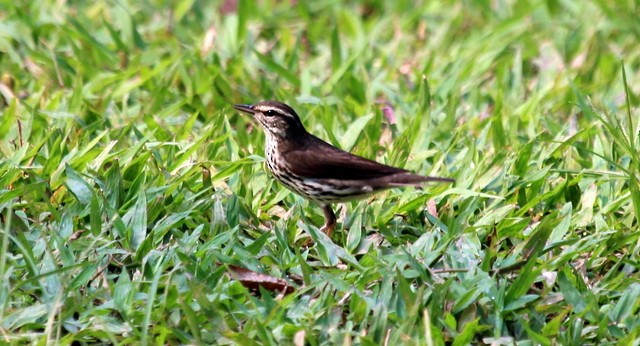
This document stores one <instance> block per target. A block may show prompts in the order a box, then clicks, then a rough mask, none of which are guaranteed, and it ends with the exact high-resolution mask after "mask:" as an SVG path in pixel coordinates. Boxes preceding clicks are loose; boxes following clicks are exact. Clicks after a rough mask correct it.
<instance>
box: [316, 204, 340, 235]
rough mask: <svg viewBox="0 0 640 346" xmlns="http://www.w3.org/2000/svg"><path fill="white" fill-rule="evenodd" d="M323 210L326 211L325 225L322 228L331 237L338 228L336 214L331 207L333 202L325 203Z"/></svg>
mask: <svg viewBox="0 0 640 346" xmlns="http://www.w3.org/2000/svg"><path fill="white" fill-rule="evenodd" d="M322 211H323V212H324V226H322V228H320V230H321V231H322V232H324V233H325V234H326V235H327V237H331V233H333V230H334V229H335V228H336V214H334V213H333V209H331V204H323V205H322Z"/></svg>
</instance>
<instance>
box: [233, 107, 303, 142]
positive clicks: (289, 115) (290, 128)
mask: <svg viewBox="0 0 640 346" xmlns="http://www.w3.org/2000/svg"><path fill="white" fill-rule="evenodd" d="M233 108H235V109H237V110H239V111H241V112H245V113H249V114H252V115H253V117H254V118H256V120H258V122H259V123H260V125H262V128H263V129H264V131H265V133H266V134H267V135H270V136H275V137H276V138H282V139H286V138H293V137H295V136H297V135H299V134H300V133H304V132H305V129H304V126H303V125H302V122H301V121H300V118H299V117H298V114H296V112H295V111H294V110H293V108H291V107H289V106H287V105H286V104H284V103H282V102H278V101H262V102H258V103H256V104H253V105H234V106H233Z"/></svg>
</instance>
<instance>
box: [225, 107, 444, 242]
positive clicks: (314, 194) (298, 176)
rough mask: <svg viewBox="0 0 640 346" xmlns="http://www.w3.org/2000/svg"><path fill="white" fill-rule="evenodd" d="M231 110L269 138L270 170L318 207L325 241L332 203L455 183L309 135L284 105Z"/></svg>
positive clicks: (330, 229) (332, 217)
mask: <svg viewBox="0 0 640 346" xmlns="http://www.w3.org/2000/svg"><path fill="white" fill-rule="evenodd" d="M233 107H234V108H235V109H237V110H239V111H242V112H245V113H249V114H252V115H253V117H254V118H255V119H256V120H258V122H259V123H260V125H261V126H262V127H263V129H264V133H265V135H266V137H267V143H266V147H265V152H266V155H267V166H268V167H269V170H270V171H271V173H272V174H273V176H274V177H275V178H276V180H278V181H279V182H280V183H282V184H283V185H284V186H286V187H287V188H288V189H289V190H291V191H293V192H295V193H297V194H298V195H300V196H302V197H304V198H306V199H309V200H311V201H314V202H316V203H318V204H319V205H320V206H321V207H322V211H323V212H324V217H325V224H324V226H322V228H321V230H322V231H323V232H325V233H326V234H327V235H328V236H331V233H332V232H333V230H334V228H335V226H336V215H335V214H334V213H333V209H331V203H340V202H346V201H350V200H354V199H360V198H364V197H366V196H368V195H370V194H372V193H375V192H377V191H381V190H385V189H390V188H394V187H400V186H419V185H420V184H421V183H424V182H428V181H439V182H453V181H454V180H453V179H449V178H439V177H427V176H423V175H418V174H414V173H411V172H409V171H407V170H404V169H401V168H396V167H391V166H387V165H384V164H381V163H378V162H375V161H372V160H369V159H365V158H363V157H360V156H356V155H353V154H350V153H348V152H346V151H344V150H340V149H338V148H336V147H334V146H332V145H331V144H329V143H327V142H325V141H323V140H321V139H320V138H318V137H316V136H314V135H312V134H311V133H309V132H307V130H306V129H305V128H304V126H303V125H302V122H301V121H300V118H299V117H298V115H297V114H296V112H295V111H294V110H293V109H292V108H291V107H289V106H288V105H286V104H284V103H281V102H277V101H264V102H259V103H256V104H254V105H234V106H233Z"/></svg>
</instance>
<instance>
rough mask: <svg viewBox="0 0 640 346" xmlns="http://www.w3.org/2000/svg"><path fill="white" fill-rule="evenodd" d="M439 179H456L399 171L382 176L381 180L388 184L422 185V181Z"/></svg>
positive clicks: (446, 180) (446, 181)
mask: <svg viewBox="0 0 640 346" xmlns="http://www.w3.org/2000/svg"><path fill="white" fill-rule="evenodd" d="M429 181H437V182H441V183H453V182H455V180H453V179H450V178H441V177H427V176H424V175H418V174H413V173H397V174H392V175H388V176H386V177H383V178H380V182H381V183H383V184H384V185H386V186H390V187H391V186H420V185H421V184H422V183H425V182H429Z"/></svg>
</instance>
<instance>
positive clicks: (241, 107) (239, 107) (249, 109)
mask: <svg viewBox="0 0 640 346" xmlns="http://www.w3.org/2000/svg"><path fill="white" fill-rule="evenodd" d="M233 108H235V109H237V110H239V111H241V112H245V113H249V114H255V113H256V111H255V110H253V105H233Z"/></svg>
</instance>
